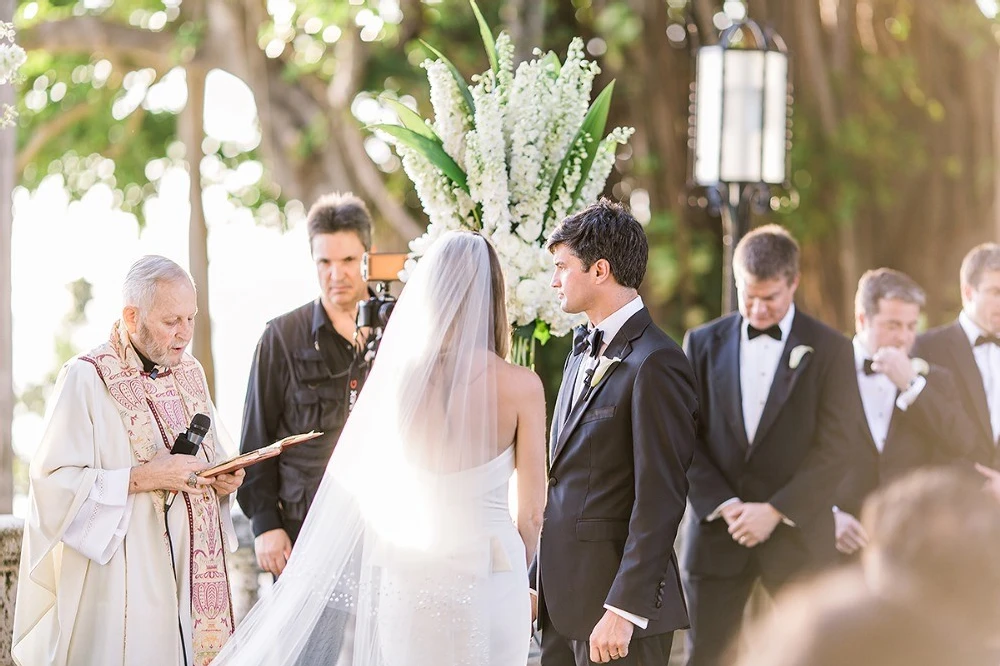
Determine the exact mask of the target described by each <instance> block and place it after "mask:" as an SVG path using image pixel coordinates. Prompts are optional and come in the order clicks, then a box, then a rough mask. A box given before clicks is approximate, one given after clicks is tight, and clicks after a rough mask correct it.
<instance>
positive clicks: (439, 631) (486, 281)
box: [213, 232, 506, 666]
mask: <svg viewBox="0 0 1000 666" xmlns="http://www.w3.org/2000/svg"><path fill="white" fill-rule="evenodd" d="M486 243H487V241H486V240H485V239H484V238H482V237H481V236H479V235H476V234H472V233H463V232H451V233H449V234H446V235H445V236H444V237H442V238H441V239H440V240H439V241H438V242H437V243H436V244H435V245H434V246H433V247H432V248H431V250H430V251H429V252H428V253H427V255H426V256H425V257H424V258H423V259H421V261H420V262H419V264H418V266H417V268H416V269H415V270H414V272H413V274H412V276H411V278H410V280H409V282H407V284H406V286H405V288H404V289H403V292H402V294H401V295H400V299H399V302H398V303H397V305H396V308H395V310H394V312H393V314H392V317H391V319H390V321H389V324H388V326H387V327H386V330H385V335H384V337H383V340H382V343H381V347H380V349H379V352H378V355H377V358H376V359H375V361H374V364H373V368H372V372H371V374H370V375H369V377H368V380H367V382H366V383H365V386H364V388H363V390H362V392H361V395H360V396H359V398H358V401H357V404H356V406H355V408H354V411H353V412H352V413H351V415H350V417H349V418H348V420H347V424H346V426H345V427H344V431H343V434H342V435H341V437H340V440H339V441H338V443H337V447H336V449H335V451H334V454H333V457H332V458H331V460H330V463H329V465H328V467H327V470H326V476H325V477H324V479H323V483H322V485H321V486H320V489H319V492H318V494H317V496H316V499H315V502H314V503H313V505H312V508H311V510H310V512H309V514H308V517H307V519H306V522H305V525H304V527H303V530H302V533H301V535H300V536H299V539H298V541H297V542H296V544H295V547H294V548H293V550H292V556H291V558H290V560H289V562H288V565H287V567H286V569H285V571H284V573H283V574H282V575H281V576H280V578H279V579H278V581H277V583H276V584H275V585H274V587H273V588H272V589H271V591H270V593H269V594H268V596H266V597H264V598H263V599H261V601H260V602H259V603H258V604H257V605H256V606H255V607H254V608H253V610H252V611H251V612H250V614H249V615H248V616H247V617H246V619H245V620H244V621H243V622H242V623H241V624H240V626H239V627H238V628H237V631H236V633H235V635H234V636H233V637H232V638H231V639H230V641H229V643H228V644H227V646H226V648H225V649H224V650H223V652H222V653H221V654H220V655H219V657H218V658H217V659H216V660H215V661H214V662H213V664H220V665H221V664H234V665H239V666H250V665H253V664H261V665H264V664H266V665H267V666H283V665H292V664H329V665H330V666H333V664H335V663H336V659H337V655H335V654H322V649H320V648H318V647H317V646H322V645H326V644H329V643H330V642H331V638H333V639H334V640H332V642H333V643H337V642H339V641H338V640H336V639H337V638H338V637H336V636H334V637H331V636H329V635H328V634H329V632H337V631H341V628H340V625H341V624H342V622H337V621H336V620H335V618H337V616H338V615H339V616H340V618H341V619H342V617H343V615H344V614H348V615H350V616H351V617H352V618H353V619H354V620H355V623H354V624H355V629H354V641H353V659H352V660H351V661H350V664H351V666H403V665H406V666H413V665H421V664H427V665H430V664H485V663H487V661H488V654H487V649H488V646H489V638H490V637H489V626H490V625H489V603H488V599H487V597H486V593H487V583H488V576H489V572H490V556H491V553H490V542H489V539H488V538H485V537H484V530H485V529H486V525H485V517H484V513H483V511H484V501H483V499H482V491H483V490H486V489H485V488H481V487H480V486H481V483H482V479H480V478H479V476H480V475H479V473H478V471H477V470H479V469H482V468H483V466H484V465H486V463H488V462H489V461H491V460H492V459H494V458H496V457H497V456H498V455H499V454H500V453H501V451H500V450H499V447H498V442H497V440H498V434H497V417H496V412H497V400H496V364H497V362H498V361H499V359H498V357H497V356H496V354H495V351H494V350H495V347H496V342H495V333H494V320H493V319H494V317H493V312H494V308H493V302H492V301H493V296H492V291H493V290H492V280H491V275H492V272H491V265H490V256H489V250H488V247H487V244H486ZM505 444H506V442H505ZM331 618H334V619H331ZM317 651H318V652H319V654H317Z"/></svg>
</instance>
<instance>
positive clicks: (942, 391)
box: [907, 365, 978, 463]
mask: <svg viewBox="0 0 1000 666" xmlns="http://www.w3.org/2000/svg"><path fill="white" fill-rule="evenodd" d="M926 380H927V385H926V386H924V389H923V390H922V391H921V392H920V395H918V396H917V399H916V400H914V401H913V404H911V405H910V406H909V407H908V408H907V411H908V412H909V411H912V412H913V416H914V418H915V419H916V421H917V422H918V423H919V424H920V426H921V429H922V430H923V432H925V433H926V435H925V440H926V441H928V442H930V444H931V449H932V452H933V455H934V462H936V463H947V462H953V461H956V460H970V461H973V462H978V461H977V460H976V455H975V454H976V432H975V429H974V428H975V423H974V421H973V419H972V418H971V417H970V416H969V415H968V414H967V413H966V411H965V406H964V405H963V404H962V401H961V399H960V398H959V392H958V386H957V385H956V384H955V380H954V379H953V378H952V375H951V373H950V372H948V371H947V370H946V369H944V368H942V367H940V366H936V365H934V366H931V369H930V372H929V373H928V374H927V378H926Z"/></svg>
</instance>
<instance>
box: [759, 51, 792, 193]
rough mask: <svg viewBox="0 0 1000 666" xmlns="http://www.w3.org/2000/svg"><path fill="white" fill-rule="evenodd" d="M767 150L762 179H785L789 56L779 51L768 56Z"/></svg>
mask: <svg viewBox="0 0 1000 666" xmlns="http://www.w3.org/2000/svg"><path fill="white" fill-rule="evenodd" d="M764 60H765V64H764V67H765V75H764V77H765V79H764V80H765V83H764V85H765V89H764V149H763V150H764V153H763V166H762V169H761V181H762V182H765V183H769V184H771V185H780V184H781V183H783V182H784V181H785V156H786V150H785V143H786V141H787V138H786V135H787V130H788V56H787V55H785V54H784V53H778V52H776V51H770V52H768V53H767V54H766V55H765V57H764Z"/></svg>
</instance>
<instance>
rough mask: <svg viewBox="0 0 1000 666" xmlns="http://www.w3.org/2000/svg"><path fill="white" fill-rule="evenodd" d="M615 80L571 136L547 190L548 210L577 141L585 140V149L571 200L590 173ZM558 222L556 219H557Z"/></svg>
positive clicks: (598, 98)
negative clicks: (574, 134) (550, 188)
mask: <svg viewBox="0 0 1000 666" xmlns="http://www.w3.org/2000/svg"><path fill="white" fill-rule="evenodd" d="M614 89H615V82H614V81H611V83H609V84H608V85H607V86H606V87H605V88H604V90H602V91H601V94H600V95H598V96H597V99H595V100H594V103H593V104H591V105H590V109H589V110H588V111H587V115H586V116H584V118H583V123H581V124H580V129H579V130H577V132H576V136H575V137H573V141H572V142H570V144H569V149H568V150H567V151H566V156H565V157H563V161H562V164H560V165H559V171H557V172H556V177H555V178H554V179H553V180H552V190H551V191H550V192H549V206H548V210H547V213H548V212H551V210H552V203H553V202H554V201H555V199H556V193H557V192H558V191H559V188H561V187H562V182H563V176H564V175H565V172H566V169H567V168H568V167H569V162H570V159H571V158H572V156H573V152H574V151H573V149H574V148H575V147H576V145H577V142H579V141H585V143H584V147H585V149H586V151H587V154H586V156H585V157H584V159H583V163H582V164H581V165H580V182H579V183H577V186H576V191H575V192H573V197H572V199H571V201H573V202H575V201H576V198H577V197H578V196H580V190H581V189H582V187H583V184H584V182H585V181H586V180H587V174H588V173H590V166H591V165H592V164H593V163H594V155H596V154H597V146H599V145H600V143H601V139H602V138H603V136H604V125H605V124H606V123H607V122H608V110H609V109H610V108H611V94H612V93H613V92H614ZM585 134H589V135H590V138H589V139H587V138H586V137H585V136H584V135H585ZM557 222H558V220H557Z"/></svg>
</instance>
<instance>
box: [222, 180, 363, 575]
mask: <svg viewBox="0 0 1000 666" xmlns="http://www.w3.org/2000/svg"><path fill="white" fill-rule="evenodd" d="M307 226H308V232H309V244H310V248H311V250H312V258H313V261H315V263H316V275H317V277H318V279H319V286H320V296H319V298H317V299H316V300H314V301H312V302H310V303H307V304H305V305H303V306H301V307H299V308H296V309H294V310H292V311H291V312H288V313H286V314H283V315H281V316H280V317H278V318H276V319H274V320H272V321H270V322H268V324H267V327H266V328H265V329H264V334H263V336H261V339H260V342H259V343H258V344H257V351H256V353H255V354H254V359H253V365H252V367H251V369H250V383H249V386H248V387H247V397H246V405H245V407H244V410H243V436H242V441H241V443H240V451H241V452H243V453H246V452H248V451H253V450H255V449H259V448H260V447H262V446H266V445H268V444H270V443H272V442H274V441H276V440H278V439H280V438H282V437H285V436H287V435H292V434H296V433H300V432H308V431H310V430H318V431H320V430H321V431H323V433H324V435H323V436H322V437H320V438H318V439H314V440H312V441H309V442H305V443H303V444H300V445H298V446H295V447H293V448H291V449H289V450H287V451H286V452H284V453H283V454H282V455H281V456H279V457H277V458H272V459H271V460H266V461H264V462H261V463H258V464H256V465H252V466H250V467H248V468H247V476H246V480H245V481H244V483H243V486H242V487H241V488H240V490H239V492H238V494H237V499H238V500H239V503H240V506H241V507H242V509H243V511H244V513H246V515H247V516H249V518H250V524H251V526H252V528H253V533H254V537H255V539H254V550H255V552H256V554H257V562H258V564H259V565H260V567H261V568H262V569H264V570H265V571H268V572H270V573H272V574H274V575H275V576H277V575H279V574H281V572H282V570H283V569H284V568H285V563H286V562H287V561H288V557H289V556H290V555H291V550H292V544H293V543H294V542H295V539H296V537H298V534H299V530H300V529H301V527H302V523H303V521H304V520H305V517H306V512H307V511H308V509H309V505H310V504H311V503H312V500H313V498H314V497H315V495H316V491H317V489H318V488H319V484H320V481H321V480H322V478H323V473H324V471H325V470H326V465H327V462H329V460H330V455H331V454H332V453H333V448H334V445H335V444H336V442H337V439H338V438H339V437H340V432H341V430H342V429H343V426H344V422H345V421H346V420H347V412H348V386H349V383H350V382H351V377H352V375H353V374H357V369H358V363H357V362H356V359H358V358H359V357H361V356H362V355H363V350H364V340H360V339H356V336H355V331H356V330H357V328H356V319H357V313H358V302H359V301H362V300H367V299H368V297H369V292H368V289H367V284H366V282H365V280H364V278H363V277H362V274H361V260H362V257H363V255H364V254H365V253H366V252H367V251H368V250H369V249H370V248H371V235H372V232H371V227H372V224H371V216H370V215H369V213H368V209H367V208H366V207H365V204H364V202H363V201H361V200H360V199H359V198H357V197H355V196H354V195H352V194H350V193H346V194H339V193H333V194H328V195H326V196H324V197H322V198H320V199H319V201H317V202H316V203H315V204H314V205H313V207H312V208H311V209H310V211H309V215H308V217H307Z"/></svg>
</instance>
